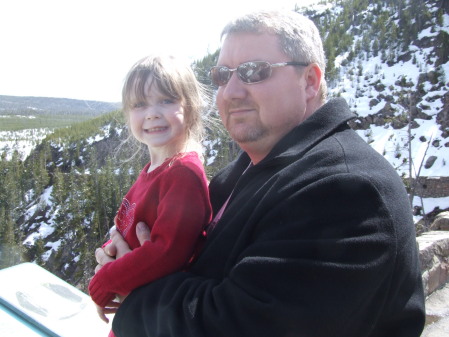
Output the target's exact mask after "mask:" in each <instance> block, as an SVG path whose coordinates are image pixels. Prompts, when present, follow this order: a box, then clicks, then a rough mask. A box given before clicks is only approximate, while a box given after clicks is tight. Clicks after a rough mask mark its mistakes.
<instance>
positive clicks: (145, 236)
mask: <svg viewBox="0 0 449 337" xmlns="http://www.w3.org/2000/svg"><path fill="white" fill-rule="evenodd" d="M150 234H151V232H150V229H149V228H148V226H147V225H146V224H145V222H139V223H138V224H137V227H136V235H137V239H139V242H140V245H141V246H142V245H143V243H144V242H145V241H150Z"/></svg>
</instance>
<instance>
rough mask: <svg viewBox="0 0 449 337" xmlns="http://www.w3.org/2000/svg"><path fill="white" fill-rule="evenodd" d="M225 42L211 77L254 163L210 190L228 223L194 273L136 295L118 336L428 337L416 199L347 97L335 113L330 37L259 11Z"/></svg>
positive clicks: (229, 31)
mask: <svg viewBox="0 0 449 337" xmlns="http://www.w3.org/2000/svg"><path fill="white" fill-rule="evenodd" d="M223 38H224V40H223V44H222V48H221V52H220V56H219V59H218V66H217V67H214V68H213V69H212V70H211V77H212V80H213V82H214V83H215V84H216V85H218V86H219V88H218V92H217V98H216V102H217V106H218V109H219V112H220V116H221V119H222V121H223V124H224V125H225V127H226V129H227V130H228V131H229V133H230V135H231V136H232V138H233V139H234V140H235V141H236V142H237V143H238V144H239V145H240V147H241V148H242V150H243V153H242V154H241V155H240V156H239V157H238V158H237V159H236V160H235V161H234V162H232V163H230V164H229V165H228V166H227V167H225V168H224V169H223V170H222V171H221V172H219V173H218V174H217V176H216V177H214V178H213V179H212V181H211V183H210V197H211V202H212V205H213V208H214V214H215V215H216V216H217V217H218V218H219V217H220V216H221V218H219V219H218V221H215V222H213V223H212V224H211V226H210V228H209V230H208V238H207V242H206V244H205V246H204V249H203V251H202V253H201V254H200V256H199V258H198V259H197V261H195V263H193V265H192V266H191V267H190V268H189V270H188V271H184V272H178V273H174V274H172V275H170V276H167V277H165V278H162V279H160V280H157V281H155V282H153V283H151V284H149V285H147V286H144V287H142V288H140V289H137V290H135V291H134V292H132V293H131V294H130V295H129V296H128V297H127V298H126V300H125V301H124V302H123V303H122V305H121V306H120V308H119V309H118V311H117V313H116V315H115V318H114V323H113V329H114V332H115V333H116V335H117V336H192V337H193V336H195V337H199V336H207V337H211V336H213V337H217V336H226V337H237V336H242V337H248V336H258V337H259V336H269V337H273V336H305V337H320V336H323V337H324V336H326V337H328V336H342V337H360V336H376V337H379V336H382V337H393V336H394V337H401V336H404V337H405V336H407V337H413V336H420V334H421V331H422V328H423V325H424V295H423V290H422V283H421V273H420V268H419V262H418V254H417V249H416V241H415V231H414V225H413V221H412V215H411V209H410V206H409V204H408V198H407V195H406V192H405V189H404V186H403V184H402V182H401V180H400V178H399V177H398V176H397V174H396V172H395V171H394V170H393V168H392V167H391V166H390V165H389V164H388V163H387V162H386V160H385V159H384V158H383V157H382V156H380V155H379V154H377V153H376V152H375V151H374V150H372V149H371V147H370V146H369V145H367V144H366V143H365V142H364V141H363V140H362V139H361V138H360V137H358V135H357V134H356V133H355V132H354V131H353V130H351V129H350V128H349V127H348V125H347V121H348V120H350V119H351V118H353V117H354V116H353V115H352V114H351V113H350V111H349V108H348V106H347V104H346V103H345V101H344V100H342V99H336V100H331V101H329V102H328V103H324V100H325V97H326V85H325V81H324V78H323V77H324V76H323V73H324V69H325V62H324V53H323V48H322V43H321V39H320V37H319V34H318V30H317V29H316V27H315V26H314V25H313V23H312V22H311V21H310V20H308V19H306V18H304V17H303V16H301V15H299V14H297V13H294V12H291V13H275V12H270V13H266V12H258V13H253V14H249V15H246V16H243V17H241V18H239V19H237V20H236V21H233V22H231V23H230V24H229V25H228V26H227V27H225V29H224V32H223ZM259 61H263V62H259ZM222 206H223V207H222ZM216 220H217V219H216ZM114 240H115V243H116V245H117V246H118V247H119V246H121V245H123V242H122V241H121V240H120V238H119V237H117V236H115V239H114ZM124 252H126V249H124V250H121V249H119V253H120V254H123V253H124ZM109 254H111V255H113V253H109ZM97 260H98V262H99V264H100V265H99V266H98V268H101V265H102V264H104V263H106V262H107V261H108V257H107V255H106V254H105V253H104V252H103V251H102V250H99V251H98V252H97Z"/></svg>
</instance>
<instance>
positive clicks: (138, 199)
mask: <svg viewBox="0 0 449 337" xmlns="http://www.w3.org/2000/svg"><path fill="white" fill-rule="evenodd" d="M149 166H150V163H148V164H147V165H146V166H145V168H144V169H143V170H142V172H141V173H140V175H139V177H138V178H137V181H136V182H135V183H134V185H133V186H132V187H131V189H130V190H129V192H128V193H127V194H126V196H125V198H124V199H123V202H122V205H121V206H120V208H119V211H118V213H117V229H118V231H119V232H120V233H121V234H122V235H123V236H124V238H125V239H126V241H127V243H128V244H129V245H130V247H131V248H132V249H133V250H132V252H130V253H128V254H126V255H125V256H123V257H122V258H120V259H118V260H116V261H114V262H111V263H108V264H106V265H105V266H103V268H101V269H100V270H99V271H98V272H97V273H96V274H95V276H94V277H93V278H92V280H91V281H90V284H89V293H90V295H91V297H92V299H93V301H94V302H95V303H97V304H98V305H99V306H101V307H105V306H106V304H107V303H108V302H109V301H111V300H113V299H114V298H115V294H119V295H127V294H128V293H129V292H131V290H133V289H135V288H137V287H140V286H142V285H144V284H147V283H149V282H151V281H154V280H156V279H158V278H160V277H162V276H165V275H167V274H170V273H173V272H175V271H179V270H181V269H183V268H185V267H186V266H187V264H188V262H189V260H190V259H191V258H192V255H193V253H194V250H195V248H196V244H197V241H198V239H199V238H200V236H201V233H202V231H203V228H204V226H205V225H206V224H208V223H209V222H210V220H211V206H210V202H209V194H208V186H207V179H206V175H205V173H204V169H203V165H202V163H201V161H200V159H199V158H198V155H197V154H196V153H195V152H189V153H184V154H182V156H179V157H175V158H171V159H168V160H166V161H165V162H164V163H163V164H162V165H161V166H159V167H158V168H156V169H155V170H154V171H152V172H150V173H148V172H147V171H148V167H149ZM140 221H144V222H145V223H146V224H147V225H148V226H149V227H150V230H151V240H150V241H147V242H145V243H144V244H143V246H140V244H139V241H138V240H137V236H136V224H137V223H138V222H140Z"/></svg>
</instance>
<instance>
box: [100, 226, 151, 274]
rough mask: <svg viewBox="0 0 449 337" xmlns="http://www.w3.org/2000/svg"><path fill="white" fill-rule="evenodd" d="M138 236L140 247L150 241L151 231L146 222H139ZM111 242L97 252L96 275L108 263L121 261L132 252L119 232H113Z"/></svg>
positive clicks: (137, 227)
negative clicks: (120, 259) (116, 260)
mask: <svg viewBox="0 0 449 337" xmlns="http://www.w3.org/2000/svg"><path fill="white" fill-rule="evenodd" d="M136 235H137V238H138V239H139V242H140V245H143V244H144V242H145V241H149V240H150V229H149V228H148V226H147V225H146V224H145V223H144V222H139V223H138V224H137V226H136ZM111 240H112V242H111V243H110V244H108V245H107V246H106V247H104V248H97V250H96V251H95V259H96V260H97V263H98V265H97V266H96V267H95V273H97V272H98V271H99V270H100V269H101V268H102V267H103V266H104V265H105V264H106V263H109V262H112V261H114V260H115V259H119V258H121V257H122V256H124V255H126V254H128V253H129V252H130V251H131V249H130V248H129V246H128V244H127V243H126V241H125V240H124V239H123V236H121V235H120V233H119V232H118V231H117V230H113V231H112V232H111Z"/></svg>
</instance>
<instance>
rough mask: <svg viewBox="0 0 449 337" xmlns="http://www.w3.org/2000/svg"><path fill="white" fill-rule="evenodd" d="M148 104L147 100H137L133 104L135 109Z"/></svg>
mask: <svg viewBox="0 0 449 337" xmlns="http://www.w3.org/2000/svg"><path fill="white" fill-rule="evenodd" d="M146 105H147V103H146V102H136V103H134V104H133V105H132V107H133V109H139V108H143V107H145V106H146Z"/></svg>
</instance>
